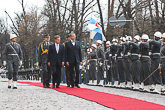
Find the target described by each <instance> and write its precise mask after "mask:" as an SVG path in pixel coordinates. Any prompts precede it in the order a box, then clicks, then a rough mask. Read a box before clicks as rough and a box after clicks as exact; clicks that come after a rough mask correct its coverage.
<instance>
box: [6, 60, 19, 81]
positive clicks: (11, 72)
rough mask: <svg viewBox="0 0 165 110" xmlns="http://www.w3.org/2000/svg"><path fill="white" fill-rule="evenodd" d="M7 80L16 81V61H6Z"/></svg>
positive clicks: (17, 65)
mask: <svg viewBox="0 0 165 110" xmlns="http://www.w3.org/2000/svg"><path fill="white" fill-rule="evenodd" d="M7 66H8V79H9V80H11V79H12V78H13V81H17V75H18V67H19V64H18V61H13V60H11V61H8V62H7Z"/></svg>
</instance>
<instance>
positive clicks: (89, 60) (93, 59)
mask: <svg viewBox="0 0 165 110" xmlns="http://www.w3.org/2000/svg"><path fill="white" fill-rule="evenodd" d="M89 61H97V59H90V60H89Z"/></svg>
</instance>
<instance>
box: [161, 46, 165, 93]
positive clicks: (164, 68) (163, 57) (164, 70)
mask: <svg viewBox="0 0 165 110" xmlns="http://www.w3.org/2000/svg"><path fill="white" fill-rule="evenodd" d="M160 53H161V69H162V83H163V85H164V89H163V91H164V92H165V44H163V45H162V48H161V50H160Z"/></svg>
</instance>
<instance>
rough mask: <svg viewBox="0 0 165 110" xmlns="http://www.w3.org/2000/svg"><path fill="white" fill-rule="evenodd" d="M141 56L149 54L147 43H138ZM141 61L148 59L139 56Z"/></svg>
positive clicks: (147, 58)
mask: <svg viewBox="0 0 165 110" xmlns="http://www.w3.org/2000/svg"><path fill="white" fill-rule="evenodd" d="M139 48H140V54H141V56H149V43H148V42H141V43H140V45H139ZM140 59H141V61H149V60H150V58H149V57H141V58H140Z"/></svg>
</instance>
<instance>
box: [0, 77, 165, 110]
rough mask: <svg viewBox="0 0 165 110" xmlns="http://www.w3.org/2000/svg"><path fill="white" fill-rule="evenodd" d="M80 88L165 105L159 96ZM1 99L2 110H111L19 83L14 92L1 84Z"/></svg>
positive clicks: (0, 79) (120, 90)
mask: <svg viewBox="0 0 165 110" xmlns="http://www.w3.org/2000/svg"><path fill="white" fill-rule="evenodd" d="M2 80H7V79H2V78H0V81H2ZM62 85H65V84H62ZM80 86H81V88H89V89H92V90H96V91H100V92H106V93H110V94H116V95H121V96H126V97H132V98H136V99H140V100H145V101H148V102H153V103H157V104H161V105H165V96H162V95H159V94H151V93H142V92H138V91H132V90H125V89H116V88H110V87H100V86H88V85H84V84H81V85H80ZM0 97H1V98H0V110H52V109H55V110H81V109H82V110H111V109H110V108H107V107H104V106H102V105H100V104H97V103H95V102H91V101H88V100H85V99H82V98H78V97H75V96H72V95H68V94H65V93H61V92H58V91H55V90H53V89H45V88H41V87H36V86H31V85H27V84H20V83H18V89H17V90H13V89H8V88H7V82H0Z"/></svg>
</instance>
